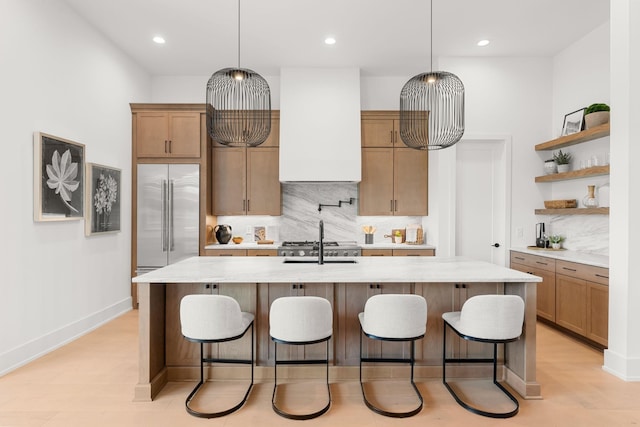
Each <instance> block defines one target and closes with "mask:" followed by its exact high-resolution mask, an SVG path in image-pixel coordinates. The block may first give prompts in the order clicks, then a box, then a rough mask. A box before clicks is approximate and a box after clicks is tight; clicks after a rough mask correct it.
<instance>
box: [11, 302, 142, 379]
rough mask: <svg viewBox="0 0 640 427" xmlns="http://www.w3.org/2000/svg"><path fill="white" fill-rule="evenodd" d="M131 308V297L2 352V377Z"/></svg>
mask: <svg viewBox="0 0 640 427" xmlns="http://www.w3.org/2000/svg"><path fill="white" fill-rule="evenodd" d="M129 310H131V297H127V298H125V299H123V300H122V301H119V302H117V303H115V304H113V305H110V306H108V307H105V308H104V309H102V310H100V311H98V312H95V313H93V314H90V315H89V316H86V317H84V318H82V319H78V320H77V321H75V322H73V323H70V324H68V325H65V326H63V327H61V328H59V329H57V330H55V331H52V332H49V333H48V334H46V335H43V336H41V337H39V338H36V339H33V340H31V341H29V342H27V343H25V344H23V345H21V346H18V347H16V348H13V349H11V350H9V351H7V352H5V353H3V354H0V377H1V376H3V375H5V374H8V373H9V372H11V371H13V370H15V369H17V368H19V367H21V366H24V365H26V364H27V363H29V362H31V361H33V360H35V359H37V358H39V357H41V356H44V355H45V354H47V353H50V352H51V351H53V350H55V349H57V348H60V347H62V346H64V345H65V344H68V343H70V342H71V341H74V340H76V339H77V338H79V337H81V336H83V335H85V334H87V333H89V332H91V331H92V330H94V329H96V328H98V327H100V326H102V325H104V324H105V323H107V322H109V321H110V320H112V319H115V318H116V317H118V316H120V315H122V314H124V313H126V312H127V311H129Z"/></svg>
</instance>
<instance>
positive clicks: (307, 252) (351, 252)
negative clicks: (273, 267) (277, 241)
mask: <svg viewBox="0 0 640 427" xmlns="http://www.w3.org/2000/svg"><path fill="white" fill-rule="evenodd" d="M323 245H324V256H360V254H361V251H360V246H358V244H357V243H356V242H355V241H345V242H337V241H334V240H329V241H324V242H323ZM318 246H319V242H318V241H317V240H316V241H313V240H311V241H310V240H304V241H284V242H282V243H281V245H280V247H279V248H278V255H280V256H289V257H292V256H318Z"/></svg>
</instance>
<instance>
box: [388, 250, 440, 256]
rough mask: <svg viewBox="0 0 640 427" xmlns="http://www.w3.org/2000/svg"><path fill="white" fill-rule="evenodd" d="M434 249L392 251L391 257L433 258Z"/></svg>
mask: <svg viewBox="0 0 640 427" xmlns="http://www.w3.org/2000/svg"><path fill="white" fill-rule="evenodd" d="M435 255H436V251H435V249H393V256H435Z"/></svg>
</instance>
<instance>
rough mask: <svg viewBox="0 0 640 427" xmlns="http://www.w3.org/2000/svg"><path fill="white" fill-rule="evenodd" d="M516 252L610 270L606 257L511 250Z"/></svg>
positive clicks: (519, 249) (562, 252) (550, 250)
mask: <svg viewBox="0 0 640 427" xmlns="http://www.w3.org/2000/svg"><path fill="white" fill-rule="evenodd" d="M511 250H512V251H514V252H522V253H525V254H531V255H539V256H542V257H546V258H553V259H559V260H562V261H570V262H577V263H579V264H587V265H592V266H594V267H603V268H609V257H608V256H606V255H598V254H591V253H587V252H578V251H568V250H553V249H542V248H540V249H530V248H520V247H516V248H511Z"/></svg>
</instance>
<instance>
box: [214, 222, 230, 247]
mask: <svg viewBox="0 0 640 427" xmlns="http://www.w3.org/2000/svg"><path fill="white" fill-rule="evenodd" d="M213 231H215V233H216V240H217V241H218V243H220V244H222V245H226V244H227V243H229V240H231V226H230V225H225V224H219V225H216V226H215V227H214V229H213Z"/></svg>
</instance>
